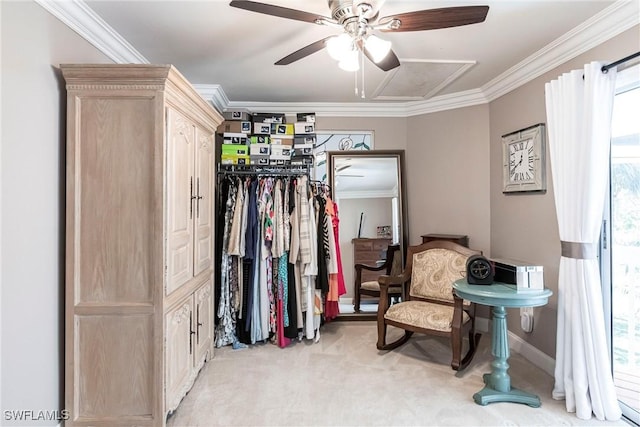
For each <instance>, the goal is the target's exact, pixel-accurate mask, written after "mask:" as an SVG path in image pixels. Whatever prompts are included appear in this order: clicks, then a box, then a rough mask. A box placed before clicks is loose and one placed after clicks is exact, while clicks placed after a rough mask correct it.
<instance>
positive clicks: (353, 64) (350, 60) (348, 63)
mask: <svg viewBox="0 0 640 427" xmlns="http://www.w3.org/2000/svg"><path fill="white" fill-rule="evenodd" d="M338 67H340V69H342V70H344V71H358V70H359V69H360V62H359V61H358V51H357V50H351V51H349V52H347V54H346V55H345V56H344V57H343V58H342V59H341V60H340V62H338Z"/></svg>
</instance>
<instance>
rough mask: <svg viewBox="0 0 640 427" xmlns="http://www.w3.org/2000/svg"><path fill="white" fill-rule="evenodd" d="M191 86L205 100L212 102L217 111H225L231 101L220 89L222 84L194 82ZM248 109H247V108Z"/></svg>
mask: <svg viewBox="0 0 640 427" xmlns="http://www.w3.org/2000/svg"><path fill="white" fill-rule="evenodd" d="M193 87H194V88H195V90H196V91H197V92H198V93H199V94H200V96H202V97H203V98H204V99H205V101H208V102H210V103H211V104H213V106H214V107H215V108H217V109H218V111H225V110H227V109H228V105H229V104H230V103H231V101H229V98H227V95H226V94H225V93H224V90H222V86H220V85H209V84H194V85H193ZM247 111H249V110H247Z"/></svg>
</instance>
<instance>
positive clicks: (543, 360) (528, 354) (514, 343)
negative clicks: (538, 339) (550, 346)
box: [508, 332, 556, 377]
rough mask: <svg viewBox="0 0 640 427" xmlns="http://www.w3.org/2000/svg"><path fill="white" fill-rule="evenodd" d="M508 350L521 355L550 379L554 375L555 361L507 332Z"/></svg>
mask: <svg viewBox="0 0 640 427" xmlns="http://www.w3.org/2000/svg"><path fill="white" fill-rule="evenodd" d="M508 334H509V348H510V349H511V350H513V351H515V352H518V353H519V354H521V355H522V356H523V357H524V358H525V359H527V360H528V361H529V362H531V363H533V364H534V365H535V366H537V367H538V368H540V369H542V370H543V371H545V372H546V373H547V374H549V375H551V376H552V377H553V376H554V374H555V369H556V361H555V359H554V358H553V357H551V356H548V355H547V354H545V353H543V352H542V351H540V350H538V349H537V348H535V347H534V346H532V345H531V344H529V343H528V342H526V341H525V340H523V339H522V338H520V337H519V336H517V335H516V334H514V333H513V332H509V333H508Z"/></svg>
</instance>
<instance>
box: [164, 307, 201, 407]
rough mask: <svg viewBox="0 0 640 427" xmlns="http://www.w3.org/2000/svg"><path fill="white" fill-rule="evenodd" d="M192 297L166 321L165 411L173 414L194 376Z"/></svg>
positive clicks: (173, 311) (167, 317) (167, 316)
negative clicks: (171, 411) (172, 411)
mask: <svg viewBox="0 0 640 427" xmlns="http://www.w3.org/2000/svg"><path fill="white" fill-rule="evenodd" d="M192 316H193V296H189V297H188V298H187V299H185V300H184V301H183V302H182V303H180V304H179V305H178V307H177V308H175V309H173V310H172V311H170V312H168V313H167V315H166V318H165V328H166V331H165V339H166V353H165V367H166V407H167V409H168V410H173V409H175V408H176V407H177V406H178V403H180V400H181V399H182V397H183V396H184V395H185V393H186V390H185V387H187V386H188V385H189V382H190V378H191V376H192V373H193V348H194V347H193V346H192V345H193V340H194V335H195V333H194V334H192V333H191V332H192V331H193V329H192V321H193V317H192Z"/></svg>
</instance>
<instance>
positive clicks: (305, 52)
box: [274, 36, 334, 65]
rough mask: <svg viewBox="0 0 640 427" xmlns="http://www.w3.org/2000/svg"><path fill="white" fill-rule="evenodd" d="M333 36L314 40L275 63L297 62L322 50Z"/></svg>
mask: <svg viewBox="0 0 640 427" xmlns="http://www.w3.org/2000/svg"><path fill="white" fill-rule="evenodd" d="M332 37H334V36H329V37H325V38H323V39H322V40H318V41H317V42H313V43H311V44H310V45H307V46H305V47H303V48H302V49H298V50H296V51H295V52H293V53H291V54H289V55H287V56H285V57H284V58H282V59H281V60H279V61H278V62H276V63H275V64H274V65H289V64H291V63H292V62H296V61H298V60H300V59H302V58H305V57H307V56H309V55H311V54H312V53H316V52H317V51H319V50H322V49H323V48H324V47H325V46H326V44H327V40H329V39H330V38H332Z"/></svg>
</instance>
